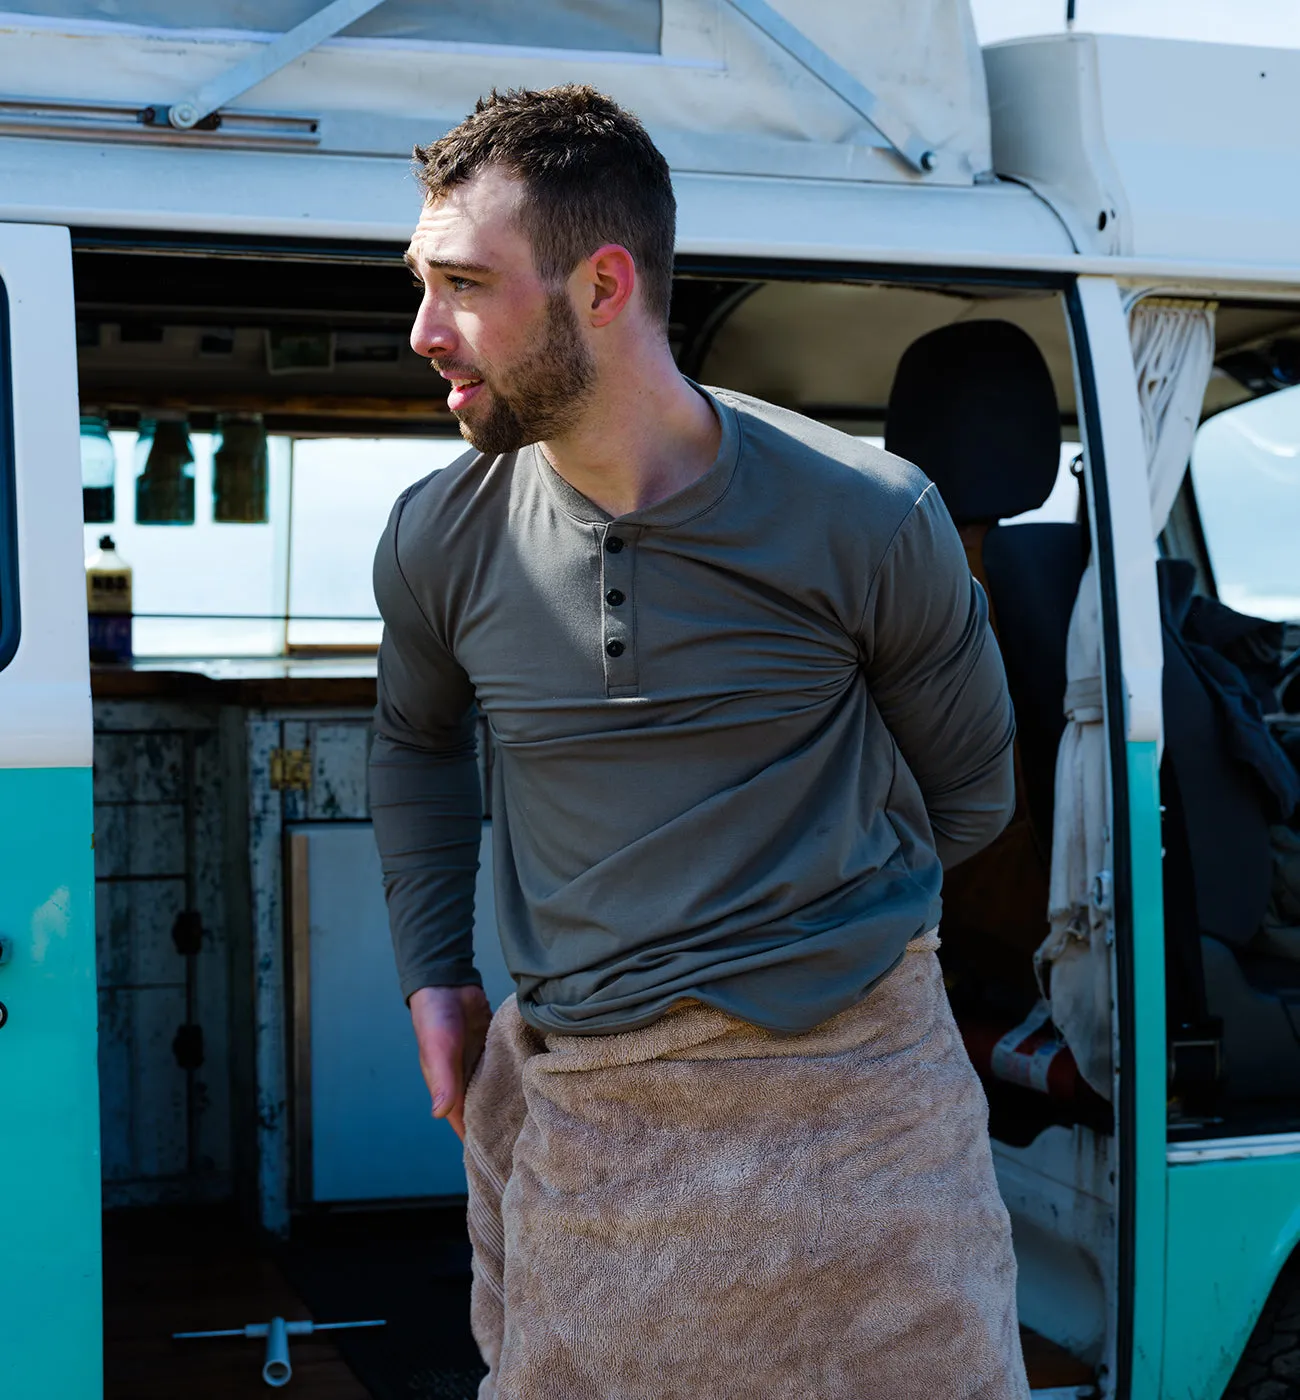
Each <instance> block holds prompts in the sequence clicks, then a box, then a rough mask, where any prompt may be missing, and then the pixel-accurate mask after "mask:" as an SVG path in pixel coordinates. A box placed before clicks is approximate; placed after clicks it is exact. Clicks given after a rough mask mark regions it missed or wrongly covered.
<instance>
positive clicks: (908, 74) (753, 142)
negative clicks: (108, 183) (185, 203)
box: [0, 0, 991, 186]
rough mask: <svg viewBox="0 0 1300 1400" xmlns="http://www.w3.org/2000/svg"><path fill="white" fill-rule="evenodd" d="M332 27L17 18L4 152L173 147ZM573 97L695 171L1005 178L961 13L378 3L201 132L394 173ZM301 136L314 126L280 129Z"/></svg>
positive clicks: (19, 13)
mask: <svg viewBox="0 0 1300 1400" xmlns="http://www.w3.org/2000/svg"><path fill="white" fill-rule="evenodd" d="M3 3H4V0H0V4H3ZM331 8H333V7H331ZM358 8H362V6H358ZM325 9H326V4H325V0H187V3H185V4H178V3H174V0H9V3H8V4H7V5H5V7H4V10H3V12H0V32H2V33H3V42H0V135H4V134H11V135H34V134H43V135H52V136H61V137H68V136H71V137H73V138H74V139H75V138H76V137H78V136H79V135H85V136H86V137H87V138H88V139H89V138H92V137H93V134H94V131H95V128H96V125H98V129H99V137H100V139H102V138H103V135H104V128H105V127H106V125H114V124H115V127H114V129H115V134H116V136H117V137H118V138H119V139H123V140H126V139H140V140H162V139H171V140H173V141H174V140H176V139H179V137H180V135H181V133H176V132H171V133H167V132H166V131H162V130H159V129H158V128H157V127H156V126H155V127H154V129H152V130H146V129H136V130H134V131H132V130H130V128H131V127H132V126H135V127H137V128H139V123H138V122H137V121H136V115H135V114H136V113H137V112H138V111H140V110H143V109H144V108H146V107H149V106H154V107H156V108H161V109H162V110H164V111H165V110H167V109H168V104H179V103H180V102H181V101H182V100H183V99H184V98H185V97H186V96H187V95H189V94H191V93H192V92H193V91H195V90H196V89H198V88H200V87H201V86H202V85H204V84H206V83H210V82H211V81H213V80H214V79H216V78H219V77H220V75H221V74H222V73H223V72H226V71H229V70H231V69H232V68H234V67H235V66H236V65H239V64H241V63H242V64H246V65H247V64H248V63H249V62H250V60H255V59H256V56H257V55H258V54H259V52H260V53H269V51H270V48H271V46H272V44H273V43H274V41H275V40H276V39H277V37H278V36H280V35H283V34H285V33H286V32H288V31H291V30H293V29H294V27H295V26H297V25H299V24H301V23H304V22H305V21H309V20H310V19H311V18H312V16H313V15H314V14H320V13H321V12H323V11H324V10H325ZM336 13H338V11H336ZM341 13H342V16H343V19H344V21H348V15H347V12H346V10H345V11H342V12H341ZM4 31H7V32H4ZM18 34H22V35H23V37H24V42H22V43H15V42H13V40H14V38H15V37H16V36H17V35H18ZM88 39H93V40H95V41H96V42H93V43H87V40H88ZM563 81H581V82H591V83H593V84H595V85H596V86H598V87H600V88H602V89H603V90H605V91H608V92H610V93H611V94H612V95H614V96H615V97H617V98H618V99H619V100H620V101H622V102H624V103H625V104H626V105H628V106H629V107H631V108H632V109H633V110H634V111H636V112H637V113H638V115H640V116H641V118H642V119H643V120H644V121H645V123H646V125H647V126H648V127H649V128H650V130H651V132H652V134H653V135H654V136H655V138H656V140H658V141H659V143H660V145H661V147H662V148H663V149H664V151H665V153H666V154H667V155H668V158H669V160H670V162H671V163H672V165H673V166H674V168H676V169H680V170H690V169H694V170H706V171H718V172H722V171H726V172H732V173H743V174H775V175H796V176H805V177H822V178H841V179H843V178H849V179H869V180H880V181H894V182H915V183H924V184H941V185H948V186H953V185H958V186H960V185H970V184H972V183H974V182H975V181H976V180H977V178H978V177H981V176H983V175H984V174H985V173H986V172H987V171H988V170H989V168H990V165H991V160H990V140H989V118H988V100H987V96H986V90H985V81H984V69H983V64H982V61H981V56H980V51H979V46H978V43H977V42H976V38H975V31H974V25H973V22H972V20H971V16H970V13H969V8H968V5H967V3H966V0H859V3H857V4H854V5H846V4H844V3H843V0H802V2H801V3H795V0H776V3H774V4H768V3H766V2H765V0H658V2H657V3H656V0H538V2H537V3H533V4H528V5H521V4H518V3H516V0H382V3H378V4H375V5H373V7H372V8H369V10H368V12H367V13H364V14H361V15H359V16H358V17H355V18H351V19H350V21H348V22H341V23H340V24H338V25H337V26H335V27H334V28H333V30H332V31H331V32H329V33H328V34H327V35H326V36H325V37H324V38H322V39H321V40H320V41H319V42H316V43H315V44H313V45H312V46H311V47H310V48H308V49H307V50H306V51H305V52H304V53H302V54H301V55H299V56H297V57H295V58H293V59H292V61H290V62H288V63H287V64H285V65H284V66H282V67H279V68H278V69H277V70H276V71H274V72H270V73H268V74H267V75H265V76H262V77H260V79H259V80H258V81H255V82H254V83H252V84H251V85H249V86H248V87H247V88H246V89H245V90H244V91H242V92H241V93H239V94H238V95H235V96H233V97H231V98H230V99H229V101H228V102H227V103H226V104H225V105H224V106H223V107H222V108H221V111H222V112H223V113H225V114H226V120H225V121H224V123H223V124H222V125H221V127H220V128H219V129H217V130H214V131H207V132H204V131H193V130H191V131H188V132H186V133H184V135H185V136H186V137H188V138H189V139H191V140H192V141H193V142H194V143H195V144H200V143H210V144H226V145H231V146H233V145H235V144H236V143H238V142H239V141H241V140H242V141H244V142H245V143H246V144H260V145H261V146H263V147H266V146H269V145H273V144H275V142H276V141H277V140H283V141H286V142H287V141H290V140H292V141H293V142H294V144H296V145H297V146H298V147H300V148H305V147H307V146H311V147H312V148H314V149H316V150H319V151H321V152H322V153H325V152H330V151H334V152H346V153H349V154H367V155H388V156H397V155H404V154H406V153H409V150H410V147H411V144H412V142H413V141H414V140H417V139H419V140H428V139H429V138H430V137H431V136H434V135H437V134H438V133H439V132H440V131H442V130H446V129H447V128H448V127H449V126H451V125H452V124H454V123H455V122H456V121H458V120H459V119H460V118H461V117H462V116H463V115H464V114H465V112H466V111H467V110H469V108H470V107H471V106H472V105H473V102H474V100H475V99H476V98H477V97H478V96H479V95H480V94H481V93H483V92H485V91H487V90H489V89H490V88H491V87H493V86H497V87H513V86H530V87H535V86H545V85H549V84H552V83H556V82H563ZM60 104H64V105H62V106H61V105H60ZM67 104H72V106H68V105H67ZM77 104H81V105H82V106H85V105H86V104H97V106H96V111H95V112H88V111H83V112H78V111H76V110H73V108H75V107H76V105H77ZM253 114H258V115H260V116H262V117H263V118H265V120H264V121H263V122H262V125H261V126H260V127H258V125H257V124H256V123H255V122H253V121H252V120H251V119H250V117H251V115H253ZM290 117H299V118H301V117H309V118H311V119H312V121H313V122H314V126H313V127H311V128H310V129H308V128H305V127H300V128H296V129H291V128H290V127H289V126H287V125H283V124H282V126H281V127H280V128H277V127H276V125H275V121H274V119H275V118H280V119H287V118H290Z"/></svg>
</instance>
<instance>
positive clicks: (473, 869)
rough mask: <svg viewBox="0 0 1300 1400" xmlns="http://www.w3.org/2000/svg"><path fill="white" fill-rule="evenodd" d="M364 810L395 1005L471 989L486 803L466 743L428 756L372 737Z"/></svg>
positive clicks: (474, 977) (474, 975) (471, 751)
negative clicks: (376, 858)
mask: <svg viewBox="0 0 1300 1400" xmlns="http://www.w3.org/2000/svg"><path fill="white" fill-rule="evenodd" d="M370 809H371V816H372V818H373V820H374V827H375V841H376V844H377V845H378V847H379V855H380V861H381V863H382V866H383V872H384V892H385V894H386V896H387V899H388V910H389V923H390V926H391V928H392V935H393V951H394V953H395V955H396V958H397V971H398V977H399V979H400V982H401V989H402V996H403V997H404V998H406V997H409V996H410V995H411V993H412V992H414V991H416V990H418V989H419V988H420V987H434V986H437V987H454V986H464V985H467V984H471V983H478V982H479V981H480V979H479V976H478V973H477V972H476V971H475V969H474V882H475V876H476V874H477V871H478V855H479V842H480V839H481V836H482V825H483V797H482V792H481V789H480V787H479V776H478V764H477V761H476V759H475V754H474V746H473V744H472V743H468V744H465V745H463V746H461V747H459V748H456V749H453V750H448V751H446V752H442V753H431V752H428V751H426V750H423V749H417V748H414V747H411V746H409V745H406V744H400V743H397V742H396V741H394V740H392V739H389V738H387V737H386V736H384V735H383V734H378V735H376V736H375V743H374V747H373V749H372V750H371V755H370Z"/></svg>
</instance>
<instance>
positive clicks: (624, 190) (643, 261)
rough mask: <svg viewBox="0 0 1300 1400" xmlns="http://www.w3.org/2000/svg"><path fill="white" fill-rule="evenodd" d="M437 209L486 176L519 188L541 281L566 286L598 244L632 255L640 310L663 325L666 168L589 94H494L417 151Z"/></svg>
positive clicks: (589, 90)
mask: <svg viewBox="0 0 1300 1400" xmlns="http://www.w3.org/2000/svg"><path fill="white" fill-rule="evenodd" d="M415 163H416V175H417V177H418V178H419V181H420V183H421V184H422V185H423V186H424V188H425V190H426V191H427V194H428V198H430V199H438V198H440V197H441V196H442V195H444V194H446V192H447V191H448V190H449V189H451V188H452V186H453V185H459V184H461V183H462V182H464V181H466V180H468V179H470V178H471V177H472V176H474V175H476V174H477V173H478V172H479V171H480V170H482V169H484V168H486V167H488V166H497V167H499V168H500V169H502V170H504V171H505V172H506V173H507V174H509V175H513V176H514V177H515V178H517V179H518V180H520V181H521V182H522V184H523V186H524V190H525V195H524V203H523V222H524V231H525V233H526V234H527V235H528V237H529V239H530V241H531V242H532V245H533V260H534V262H535V264H536V266H537V271H538V273H539V275H540V276H541V277H543V278H544V279H546V280H547V281H550V282H558V281H561V280H563V279H564V278H566V277H568V275H569V274H570V273H571V272H572V271H573V269H574V268H575V267H577V265H578V264H579V263H580V262H581V261H582V259H583V258H585V257H586V256H587V255H588V254H589V253H592V252H594V251H595V250H596V249H597V248H599V247H600V246H601V244H602V243H618V244H621V245H622V246H623V247H624V248H626V249H627V250H628V252H629V253H631V254H632V258H633V260H634V261H635V263H636V267H637V272H638V274H639V278H640V282H641V290H642V295H643V296H644V298H645V304H646V306H647V308H648V309H649V310H650V312H651V314H652V315H655V316H657V317H658V318H659V319H660V320H661V321H662V322H663V324H664V325H665V326H666V325H667V324H668V302H669V298H670V296H671V294H672V279H673V239H674V235H675V232H676V223H677V201H676V200H675V199H674V197H673V186H672V180H671V178H670V176H669V174H668V162H667V161H666V160H664V158H663V156H662V155H660V153H659V151H658V149H657V148H656V146H655V144H654V142H653V141H651V139H650V137H649V135H648V134H647V132H646V129H645V127H643V126H642V125H641V123H640V122H639V121H638V120H637V118H636V117H634V116H633V115H632V113H631V112H626V111H624V110H623V108H622V107H620V106H619V105H618V103H617V102H615V101H614V100H613V99H612V98H610V97H606V96H605V95H604V94H603V93H600V92H597V91H596V89H595V88H593V87H587V86H584V85H580V84H577V83H567V84H565V85H564V86H563V87H553V88H546V89H544V90H542V91H539V92H533V91H529V90H527V89H515V88H512V89H510V90H509V91H508V92H502V93H499V92H497V90H496V89H495V88H493V90H492V93H491V95H490V96H488V97H480V98H479V100H478V102H477V103H475V105H474V110H473V112H472V113H471V114H470V115H469V116H468V117H466V118H465V120H464V121H463V122H461V124H460V125H459V126H457V127H455V128H453V129H452V130H451V131H449V132H448V133H447V134H446V135H445V136H443V137H441V138H440V139H439V140H437V141H434V142H432V143H431V144H429V145H428V146H417V147H416V148H415Z"/></svg>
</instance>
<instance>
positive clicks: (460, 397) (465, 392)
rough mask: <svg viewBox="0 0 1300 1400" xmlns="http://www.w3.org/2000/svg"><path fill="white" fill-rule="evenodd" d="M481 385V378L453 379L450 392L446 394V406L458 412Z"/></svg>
mask: <svg viewBox="0 0 1300 1400" xmlns="http://www.w3.org/2000/svg"><path fill="white" fill-rule="evenodd" d="M482 387H483V381H482V380H481V379H453V380H452V381H451V392H450V393H449V394H448V395H447V407H448V408H449V409H451V411H452V412H453V413H459V412H460V410H461V409H462V408H464V407H465V406H466V405H467V404H468V403H469V402H470V400H471V399H473V398H474V396H475V395H476V394H477V393H478V392H479V390H480V389H481V388H482Z"/></svg>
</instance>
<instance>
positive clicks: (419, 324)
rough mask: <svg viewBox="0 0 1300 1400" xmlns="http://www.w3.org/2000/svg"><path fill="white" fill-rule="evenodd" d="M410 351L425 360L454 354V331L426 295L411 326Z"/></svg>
mask: <svg viewBox="0 0 1300 1400" xmlns="http://www.w3.org/2000/svg"><path fill="white" fill-rule="evenodd" d="M411 349H412V350H414V351H415V353H416V354H417V355H423V356H424V358H425V359H426V360H431V359H434V358H435V357H442V358H450V357H453V356H454V355H455V353H456V331H455V328H454V327H453V326H452V324H451V321H450V319H449V318H448V317H447V316H446V315H444V314H443V309H442V307H441V306H440V305H439V304H438V302H437V301H436V300H435V298H433V297H431V296H428V295H426V296H425V298H424V300H423V301H422V302H421V303H420V309H419V311H417V312H416V313H415V322H414V324H413V325H412V326H411Z"/></svg>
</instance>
